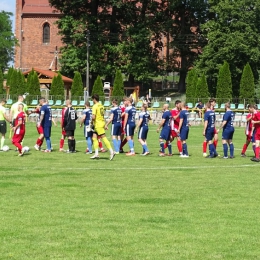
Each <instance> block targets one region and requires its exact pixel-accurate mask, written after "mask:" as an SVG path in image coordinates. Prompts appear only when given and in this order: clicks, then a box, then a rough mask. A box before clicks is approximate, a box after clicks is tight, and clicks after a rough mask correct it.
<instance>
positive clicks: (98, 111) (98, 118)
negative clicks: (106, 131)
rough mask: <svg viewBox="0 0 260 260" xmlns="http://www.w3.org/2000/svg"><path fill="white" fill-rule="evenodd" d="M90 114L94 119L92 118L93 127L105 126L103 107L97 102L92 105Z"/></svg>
mask: <svg viewBox="0 0 260 260" xmlns="http://www.w3.org/2000/svg"><path fill="white" fill-rule="evenodd" d="M92 115H95V119H94V126H95V128H99V127H104V126H105V118H104V107H103V106H102V105H101V104H100V103H99V102H98V103H96V104H95V105H94V106H93V107H92Z"/></svg>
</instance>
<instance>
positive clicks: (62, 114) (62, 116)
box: [61, 107, 67, 127]
mask: <svg viewBox="0 0 260 260" xmlns="http://www.w3.org/2000/svg"><path fill="white" fill-rule="evenodd" d="M66 110H67V108H66V107H64V108H62V110H61V127H63V122H64V116H65V112H66Z"/></svg>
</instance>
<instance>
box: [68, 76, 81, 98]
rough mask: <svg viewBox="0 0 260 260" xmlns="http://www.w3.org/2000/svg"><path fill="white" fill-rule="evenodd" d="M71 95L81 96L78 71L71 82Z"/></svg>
mask: <svg viewBox="0 0 260 260" xmlns="http://www.w3.org/2000/svg"><path fill="white" fill-rule="evenodd" d="M71 95H72V96H83V83H82V79H81V75H80V73H79V72H78V71H76V72H75V74H74V78H73V83H72V86H71Z"/></svg>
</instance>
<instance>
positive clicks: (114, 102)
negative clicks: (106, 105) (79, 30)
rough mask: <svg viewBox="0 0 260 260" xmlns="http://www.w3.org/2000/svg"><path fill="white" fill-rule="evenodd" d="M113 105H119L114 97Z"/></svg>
mask: <svg viewBox="0 0 260 260" xmlns="http://www.w3.org/2000/svg"><path fill="white" fill-rule="evenodd" d="M112 105H113V106H115V107H116V106H117V105H118V101H117V99H113V100H112Z"/></svg>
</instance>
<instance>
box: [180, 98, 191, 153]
mask: <svg viewBox="0 0 260 260" xmlns="http://www.w3.org/2000/svg"><path fill="white" fill-rule="evenodd" d="M188 116H189V112H188V110H187V109H186V106H185V103H183V102H182V103H181V112H180V116H179V117H180V123H179V129H178V133H179V134H180V139H181V143H182V154H181V155H180V157H181V158H188V157H189V153H188V147H187V143H186V140H187V139H188V136H189V121H188Z"/></svg>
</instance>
